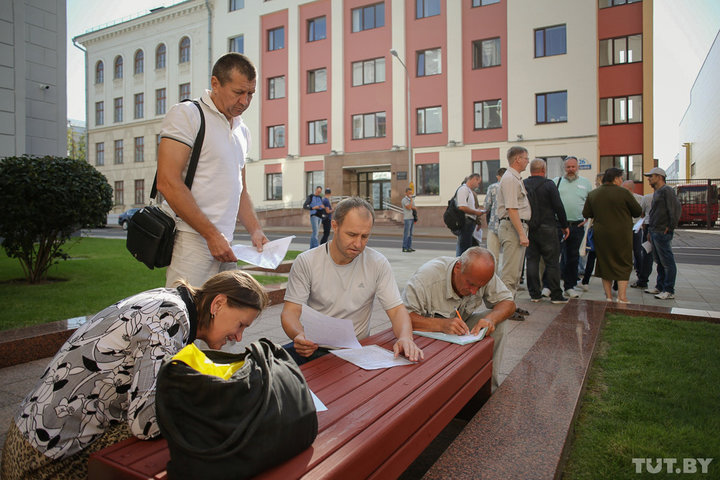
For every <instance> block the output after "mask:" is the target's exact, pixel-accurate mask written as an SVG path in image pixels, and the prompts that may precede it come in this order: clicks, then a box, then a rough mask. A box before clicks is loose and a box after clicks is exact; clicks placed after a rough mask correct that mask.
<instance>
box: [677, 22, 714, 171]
mask: <svg viewBox="0 0 720 480" xmlns="http://www.w3.org/2000/svg"><path fill="white" fill-rule="evenodd" d="M718 85H720V33H719V34H718V36H716V37H715V41H714V42H713V44H712V47H710V51H709V52H708V54H707V57H706V58H705V62H704V63H703V65H702V67H701V68H700V73H698V76H697V78H696V79H695V83H694V84H693V87H692V89H691V90H690V105H689V106H688V109H687V111H686V112H685V115H684V116H683V118H682V120H681V121H680V142H679V143H680V144H683V143H690V152H691V162H692V163H694V164H695V169H694V174H693V178H720V153H718V152H720V135H718V132H719V131H720V117H719V116H718V112H719V111H720V92H719V90H720V89H719V88H718ZM683 150H684V149H683ZM680 164H681V166H680V172H679V175H680V177H681V178H685V158H684V155H683V157H682V158H681V159H680Z"/></svg>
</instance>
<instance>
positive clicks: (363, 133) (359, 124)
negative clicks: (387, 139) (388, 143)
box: [352, 112, 385, 140]
mask: <svg viewBox="0 0 720 480" xmlns="http://www.w3.org/2000/svg"><path fill="white" fill-rule="evenodd" d="M352 129H353V131H352V138H353V140H359V139H361V138H379V137H384V136H385V112H377V113H364V114H361V115H353V116H352Z"/></svg>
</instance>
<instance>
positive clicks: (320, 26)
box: [307, 17, 327, 42]
mask: <svg viewBox="0 0 720 480" xmlns="http://www.w3.org/2000/svg"><path fill="white" fill-rule="evenodd" d="M307 25H308V42H315V41H317V40H323V39H324V38H327V32H326V31H325V17H318V18H313V19H312V20H308V22H307Z"/></svg>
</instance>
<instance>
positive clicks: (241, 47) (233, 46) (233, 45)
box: [228, 35, 245, 53]
mask: <svg viewBox="0 0 720 480" xmlns="http://www.w3.org/2000/svg"><path fill="white" fill-rule="evenodd" d="M228 43H229V45H228V52H237V53H245V37H244V36H243V35H238V36H237V37H232V38H231V39H230V40H229V41H228Z"/></svg>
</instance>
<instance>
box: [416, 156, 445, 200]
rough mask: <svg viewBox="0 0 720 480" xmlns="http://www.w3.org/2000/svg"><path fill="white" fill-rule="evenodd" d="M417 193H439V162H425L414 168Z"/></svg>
mask: <svg viewBox="0 0 720 480" xmlns="http://www.w3.org/2000/svg"><path fill="white" fill-rule="evenodd" d="M415 173H416V175H415V178H416V180H417V187H416V188H417V194H418V195H439V194H440V164H438V163H425V164H422V165H417V166H416V168H415Z"/></svg>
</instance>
